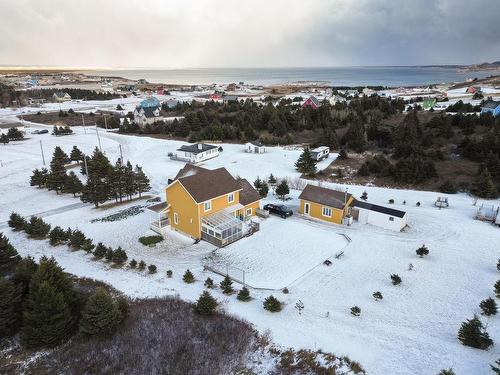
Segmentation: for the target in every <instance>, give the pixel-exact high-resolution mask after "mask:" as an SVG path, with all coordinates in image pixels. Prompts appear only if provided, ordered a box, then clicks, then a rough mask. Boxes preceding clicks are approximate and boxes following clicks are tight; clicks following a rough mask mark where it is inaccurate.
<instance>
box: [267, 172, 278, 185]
mask: <svg viewBox="0 0 500 375" xmlns="http://www.w3.org/2000/svg"><path fill="white" fill-rule="evenodd" d="M267 182H269V184H271V185H274V184H275V183H276V177H274V176H273V174H272V173H271V174H270V175H269V178H268V180H267Z"/></svg>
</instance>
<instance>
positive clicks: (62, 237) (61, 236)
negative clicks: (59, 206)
mask: <svg viewBox="0 0 500 375" xmlns="http://www.w3.org/2000/svg"><path fill="white" fill-rule="evenodd" d="M67 240H68V236H67V232H66V231H65V230H64V229H62V228H61V227H59V226H56V227H54V228H53V229H52V230H51V231H50V234H49V243H50V244H51V245H52V246H57V245H61V244H63V243H65V242H66V241H67Z"/></svg>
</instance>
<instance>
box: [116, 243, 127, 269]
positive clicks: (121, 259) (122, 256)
mask: <svg viewBox="0 0 500 375" xmlns="http://www.w3.org/2000/svg"><path fill="white" fill-rule="evenodd" d="M127 259H128V257H127V253H126V252H125V250H123V249H122V248H121V247H118V249H116V250H115V251H114V252H113V259H112V260H113V263H116V264H118V265H122V264H123V263H125V262H126V261H127Z"/></svg>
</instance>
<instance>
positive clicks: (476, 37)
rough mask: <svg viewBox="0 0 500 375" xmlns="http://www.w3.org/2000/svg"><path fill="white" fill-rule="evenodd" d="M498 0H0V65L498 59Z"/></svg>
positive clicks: (343, 63) (394, 62) (326, 63)
mask: <svg viewBox="0 0 500 375" xmlns="http://www.w3.org/2000/svg"><path fill="white" fill-rule="evenodd" d="M499 15H500V1H499V0H474V1H471V0H244V1H243V0H182V1H181V0H175V1H174V0H0V65H43V66H78V67H84V66H90V67H162V68H188V67H285V66H304V67H305V66H349V65H418V64H452V63H458V64H462V63H476V62H483V61H494V60H500V27H499V21H498V17H499Z"/></svg>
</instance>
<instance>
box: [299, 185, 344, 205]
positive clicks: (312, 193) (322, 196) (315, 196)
mask: <svg viewBox="0 0 500 375" xmlns="http://www.w3.org/2000/svg"><path fill="white" fill-rule="evenodd" d="M351 196H352V195H351V194H346V193H343V192H341V191H337V190H332V189H327V188H324V187H320V186H316V185H307V186H306V187H305V189H304V190H302V193H300V195H299V199H304V200H306V201H309V202H313V203H318V204H322V205H323V206H328V207H333V208H338V209H343V208H344V206H345V201H348V200H349V199H350V198H351Z"/></svg>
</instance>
